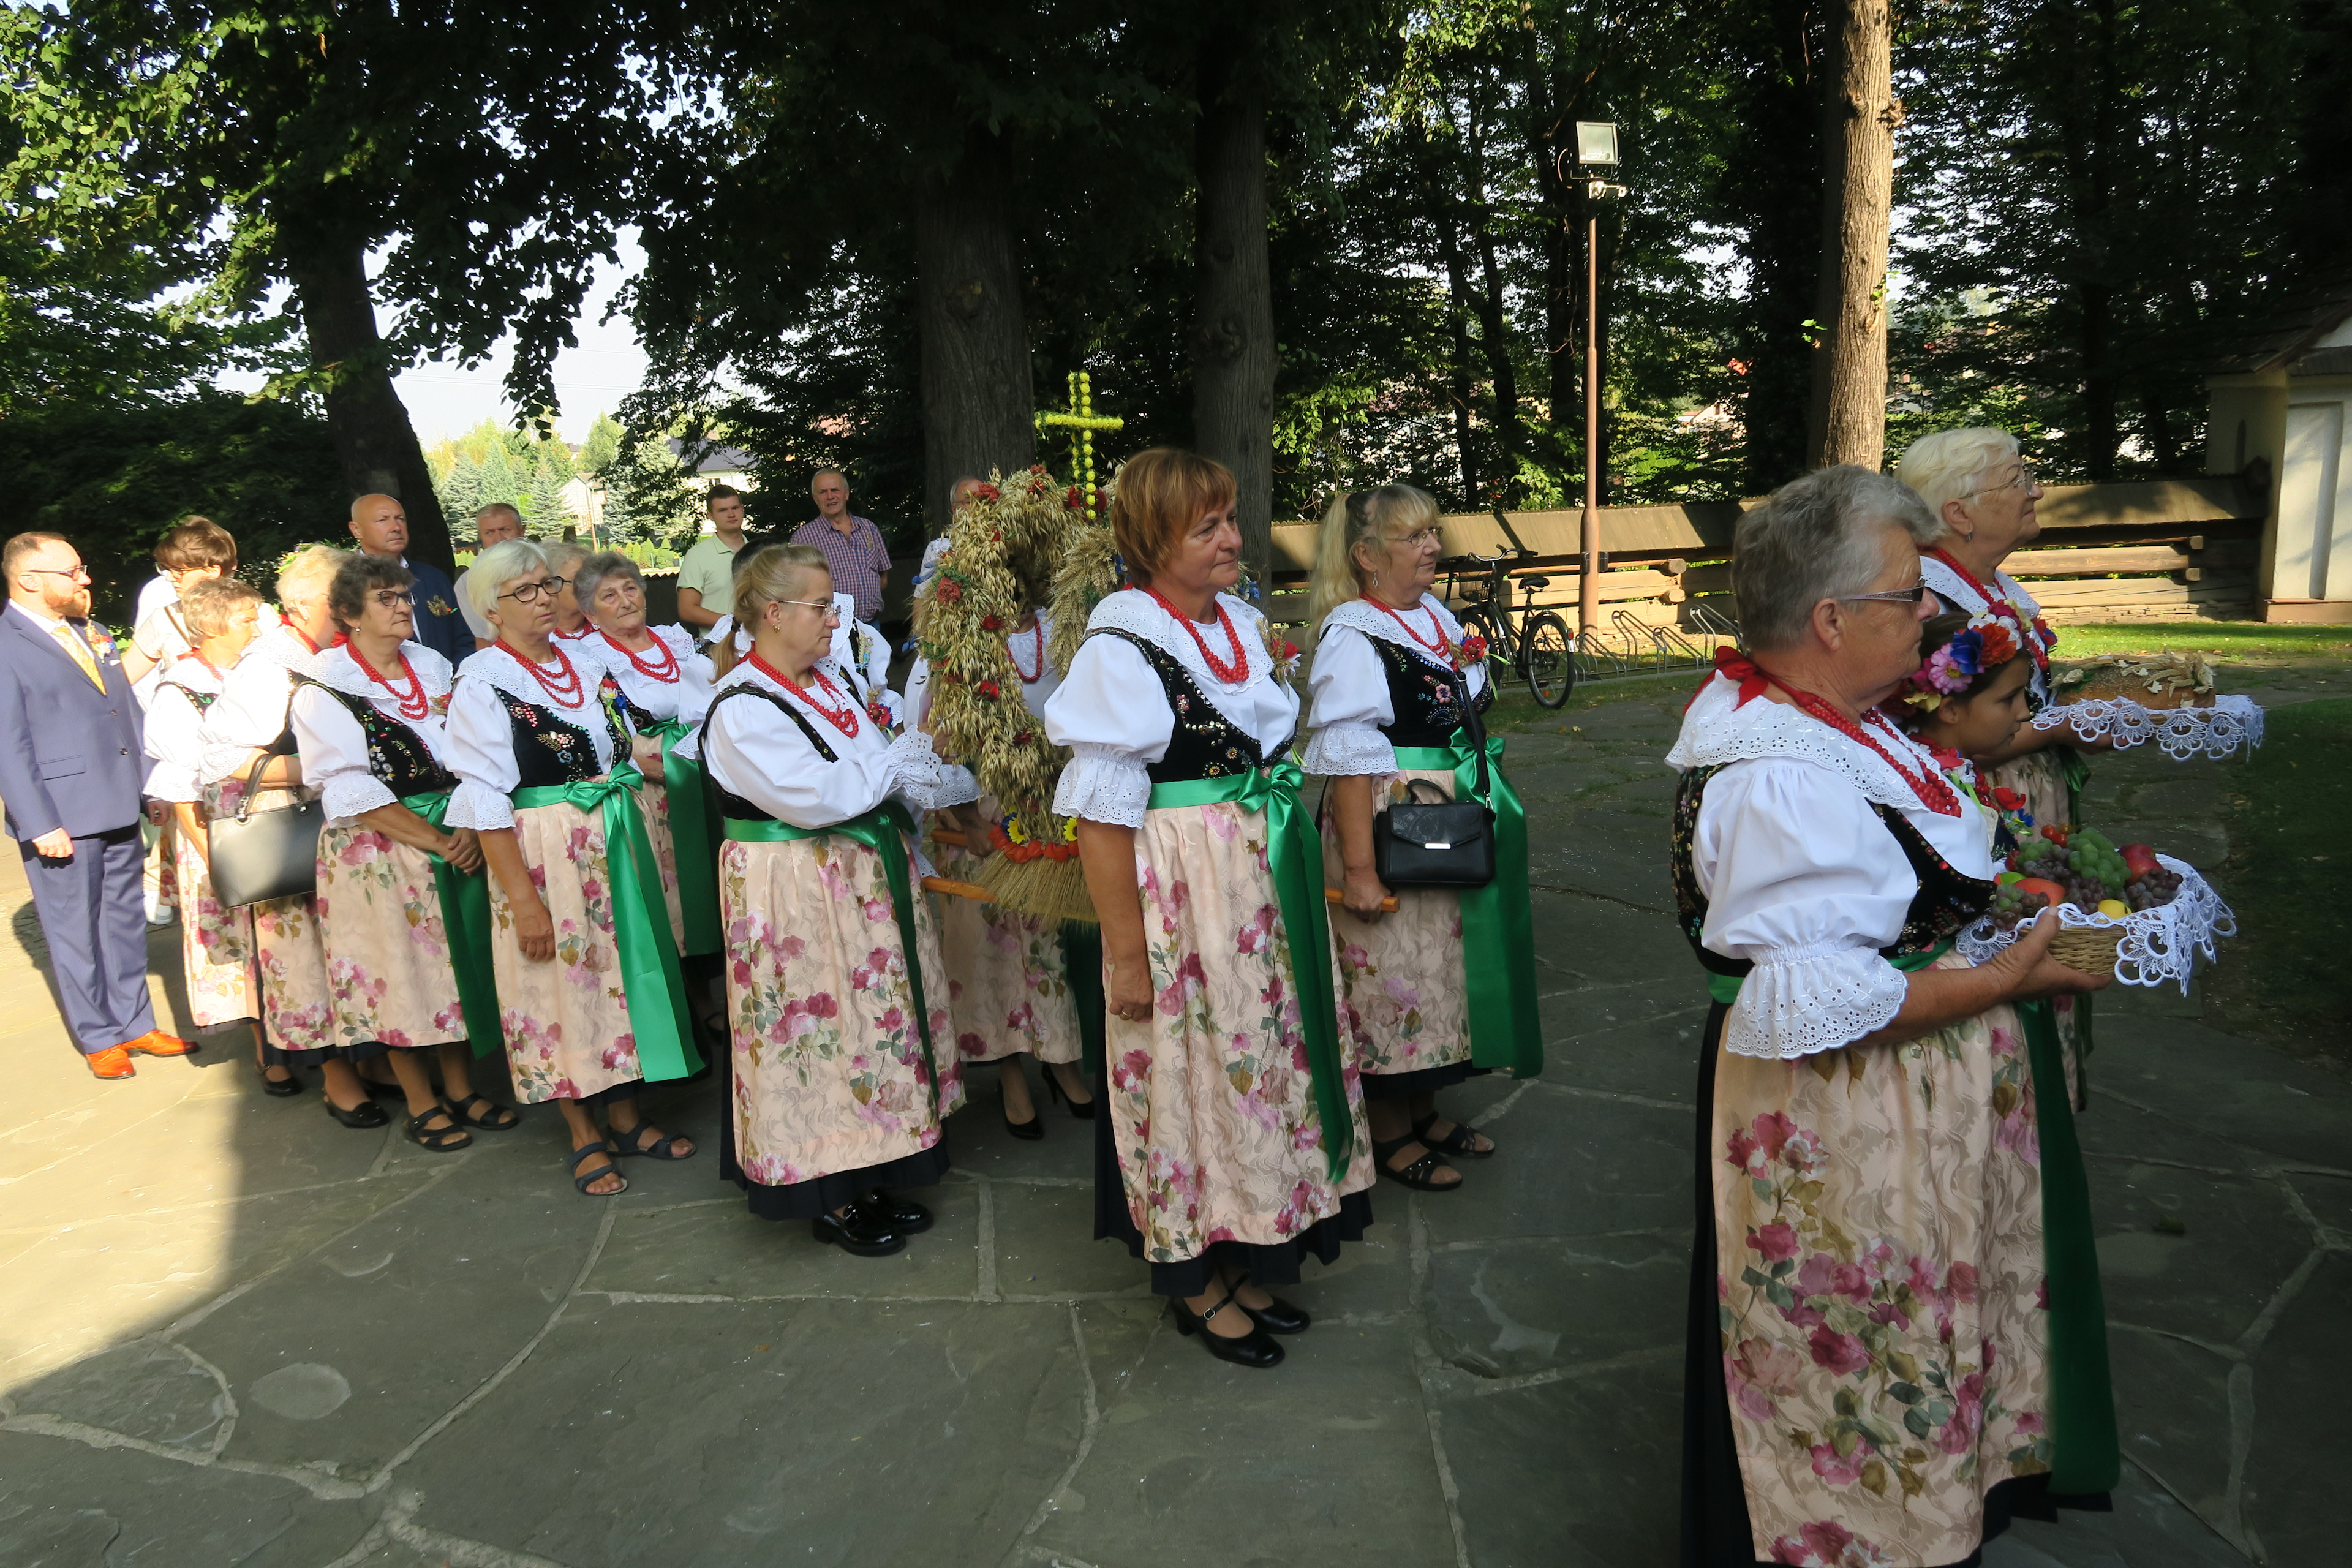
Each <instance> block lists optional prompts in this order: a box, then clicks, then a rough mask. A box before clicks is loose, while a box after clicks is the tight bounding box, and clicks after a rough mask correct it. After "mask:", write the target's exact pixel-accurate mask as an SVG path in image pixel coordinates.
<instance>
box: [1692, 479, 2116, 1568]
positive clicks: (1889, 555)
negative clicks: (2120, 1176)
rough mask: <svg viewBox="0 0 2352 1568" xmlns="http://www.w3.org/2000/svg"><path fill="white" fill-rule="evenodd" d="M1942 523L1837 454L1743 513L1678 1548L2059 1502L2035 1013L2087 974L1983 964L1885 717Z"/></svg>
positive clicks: (1947, 799)
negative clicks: (2052, 1492)
mask: <svg viewBox="0 0 2352 1568" xmlns="http://www.w3.org/2000/svg"><path fill="white" fill-rule="evenodd" d="M1937 532H1938V526H1937V521H1936V519H1935V518H1934V516H1933V515H1932V514H1931V513H1929V512H1928V510H1927V508H1926V507H1925V506H1924V505H1922V504H1921V503H1920V501H1919V500H1918V498H1917V497H1916V495H1914V494H1913V493H1912V492H1911V491H1910V490H1909V489H1906V488H1905V487H1904V486H1902V485H1901V484H1899V483H1897V482H1895V480H1893V479H1888V478H1886V477H1885V476H1883V475H1879V474H1874V473H1872V472H1869V471H1868V470H1866V469H1863V468H1852V467H1843V468H1825V469H1823V470H1822V471H1820V472H1818V473H1815V474H1811V475H1808V476H1807V477H1806V478H1804V479H1799V480H1797V481H1796V482H1795V483H1793V484H1790V485H1788V486H1785V487H1783V488H1782V489H1780V490H1779V491H1777V492H1775V493H1774V495H1773V496H1772V497H1771V499H1770V500H1769V501H1767V502H1766V503H1765V504H1764V505H1763V506H1761V507H1759V508H1758V509H1757V510H1753V511H1751V512H1749V513H1748V515H1747V516H1746V517H1745V518H1743V519H1742V520H1741V521H1740V523H1739V528H1738V536H1737V539H1736V542H1735V546H1734V558H1733V565H1732V574H1733V587H1734V590H1735V592H1736V593H1737V594H1738V599H1739V605H1740V611H1741V615H1742V617H1743V622H1744V626H1745V629H1746V632H1747V637H1748V645H1749V647H1750V649H1751V650H1752V651H1751V653H1750V654H1749V655H1748V656H1746V657H1742V656H1739V655H1737V654H1733V653H1731V652H1730V650H1728V649H1727V650H1725V651H1724V652H1723V653H1722V654H1719V655H1718V656H1717V674H1716V676H1715V678H1714V679H1712V680H1710V681H1709V682H1708V683H1707V684H1706V686H1705V687H1703V688H1702V689H1700V691H1699V693H1698V695H1697V696H1696V698H1695V699H1694V700H1692V702H1691V705H1690V707H1689V709H1688V710H1687V711H1686V712H1685V714H1684V716H1683V728H1682V733H1681V736H1680V737H1679V738H1678V739H1677V740H1676V742H1675V746H1674V749H1673V750H1672V751H1671V752H1668V753H1667V759H1666V760H1667V762H1668V763H1671V764H1672V765H1673V766H1675V767H1676V768H1678V769H1681V770H1682V771H1683V778H1682V784H1681V788H1680V792H1679V794H1678V795H1677V798H1676V802H1675V815H1674V839H1673V860H1672V865H1673V873H1674V881H1675V895H1676V901H1677V904H1678V906H1679V910H1680V916H1681V921H1682V925H1683V928H1684V934H1685V936H1686V937H1687V938H1688V939H1689V941H1690V942H1691V945H1692V948H1693V950H1694V951H1695V952H1696V955H1697V957H1698V960H1699V963H1700V964H1701V965H1702V966H1703V967H1704V968H1705V969H1706V972H1707V990H1708V992H1709V994H1710V995H1711V997H1712V998H1713V1003H1714V1005H1713V1007H1712V1009H1711V1011H1710V1012H1709V1014H1708V1016H1707V1024H1706V1037H1705V1041H1704V1045H1703V1047H1702V1051H1701V1064H1700V1072H1699V1093H1698V1106H1699V1118H1698V1167H1697V1183H1696V1203H1697V1236H1696V1246H1695V1249H1694V1256H1693V1260H1692V1268H1691V1289H1690V1320H1689V1336H1690V1337H1689V1354H1688V1360H1687V1362H1686V1363H1685V1400H1684V1413H1685V1414H1684V1472H1683V1473H1684V1531H1685V1543H1684V1552H1683V1561H1684V1562H1685V1563H1696V1564H1707V1565H1711V1568H1712V1565H1720V1564H1729V1563H1738V1564H1747V1563H1843V1562H1847V1561H1867V1562H1870V1563H1881V1564H1886V1565H1888V1568H1929V1565H1932V1564H1946V1563H1961V1562H1963V1561H1973V1560H1974V1559H1973V1554H1974V1553H1975V1552H1977V1551H1978V1549H1979V1546H1980V1545H1981V1544H1982V1543H1983V1542H1984V1541H1985V1540H1986V1539H1987V1538H1988V1537H1989V1536H1990V1535H1992V1534H1995V1533H1997V1532H1998V1531H2000V1530H2001V1529H2002V1528H2004V1527H2005V1525H2006V1523H2007V1521H2008V1519H2009V1517H2010V1515H2011V1512H2012V1511H2013V1510H2017V1509H2019V1508H2034V1509H2037V1510H2038V1509H2041V1508H2042V1507H2043V1506H2044V1505H2045V1504H2046V1502H2047V1501H2049V1499H2048V1498H2047V1497H2046V1496H2045V1492H2046V1489H2047V1485H2048V1480H2049V1476H2048V1472H2049V1470H2050V1468H2051V1458H2052V1455H2053V1452H2054V1443H2055V1441H2056V1440H2057V1438H2059V1437H2063V1436H2064V1435H2065V1431H2066V1424H2067V1422H2068V1420H2069V1413H2068V1411H2067V1410H2066V1409H2065V1408H2063V1406H2060V1405H2056V1404H2054V1403H2053V1399H2052V1397H2051V1388H2052V1385H2051V1379H2050V1372H2049V1368H2050V1359H2051V1358H2050V1353H2049V1347H2048V1326H2047V1322H2046V1318H2047V1313H2046V1312H2045V1311H2044V1310H2043V1304H2042V1290H2043V1289H2044V1285H2045V1270H2044V1266H2043V1257H2042V1188H2041V1169H2040V1163H2039V1152H2038V1144H2037V1142H2036V1138H2035V1129H2034V1084H2033V1079H2032V1068H2031V1066H2030V1063H2029V1059H2028V1056H2027V1051H2026V1047H2025V1041H2024V1038H2023V1036H2022V1033H2021V1029H2020V1027H2019V1025H2018V1019H2017V1013H2016V1004H2018V1003H2019V1002H2021V1001H2024V1000H2027V999H2029V998H2033V997H2040V996H2049V995H2053V994H2064V993H2076V992H2084V991H2090V990H2095V989H2096V988H2097V987H2099V986H2101V985H2104V984H2106V982H2105V980H2104V979H2102V978H2094V977H2093V976H2090V975H2087V974H2084V973H2080V972H2079V971H2076V970H2073V969H2069V968H2067V967H2065V966H2063V965H2062V964H2060V963H2057V962H2056V961H2055V960H2053V958H2051V956H2050V951H2049V949H2050V942H2051V939H2052V937H2053V936H2054V935H2055V934H2056V931H2057V925H2056V922H2055V921H2037V922H2036V923H2035V924H2034V925H2033V926H2032V927H2031V928H2029V929H2028V930H2027V931H2025V932H2024V933H2023V934H2021V937H2020V939H2019V940H2018V942H2016V943H2015V944H2014V945H2012V946H2011V947H2010V948H2009V949H2008V950H2007V951H2005V952H2002V953H2001V954H2000V956H1999V957H1997V958H1995V959H1993V960H1991V961H1990V962H1989V963H1984V964H1981V965H1971V964H1970V963H1969V962H1968V961H1967V960H1966V959H1965V958H1963V957H1961V956H1960V955H1959V954H1958V952H1955V951H1954V950H1953V948H1952V938H1953V936H1954V935H1955V933H1957V932H1958V931H1959V930H1960V929H1961V928H1962V927H1963V926H1964V925H1966V924H1967V923H1969V921H1972V920H1974V919H1975V918H1976V917H1977V916H1978V914H1979V913H1980V912H1981V911H1982V910H1983V909H1984V908H1985V906H1986V904H1987V903H1988V902H1989V901H1990V897H1991V893H1992V878H1993V874H1994V865H1993V862H1992V860H1991V857H1990V848H1989V846H1990V842H1991V839H1990V833H1989V831H1988V829H1987V826H1986V824H1985V823H1984V821H1983V820H1982V818H1981V817H1980V816H1979V808H1978V806H1977V805H1976V803H1975V802H1974V801H1972V800H1970V799H1969V798H1968V797H1967V796H1965V795H1961V794H1960V793H1959V792H1958V791H1957V790H1955V789H1954V788H1953V787H1952V786H1951V785H1950V784H1949V783H1948V782H1947V780H1946V779H1945V778H1944V776H1943V774H1942V773H1941V772H1940V771H1939V770H1938V768H1937V764H1936V762H1935V759H1934V758H1933V757H1932V756H1931V755H1930V754H1929V752H1927V750H1926V749H1925V748H1924V747H1923V746H1921V745H1919V744H1917V743H1916V742H1913V741H1912V740H1911V739H1909V738H1908V737H1907V736H1906V735H1905V734H1904V733H1903V732H1902V731H1901V730H1899V729H1898V728H1897V727H1896V726H1895V724H1894V723H1892V722H1891V721H1888V720H1887V719H1886V718H1885V716H1884V715H1883V714H1881V713H1880V712H1878V710H1877V704H1879V703H1880V702H1881V701H1883V700H1885V698H1886V697H1887V696H1888V695H1890V694H1891V693H1892V692H1893V691H1894V690H1895V689H1896V688H1897V686H1898V685H1899V684H1900V683H1901V682H1902V681H1903V680H1904V679H1906V677H1907V676H1909V675H1910V674H1911V673H1912V671H1914V670H1915V669H1916V668H1918V664H1919V623H1920V620H1921V618H1922V616H1923V615H1924V614H1925V613H1926V611H1927V610H1928V609H1929V608H1930V607H1931V606H1930V605H1929V604H1928V601H1927V598H1926V596H1925V584H1923V581H1922V579H1921V576H1920V567H1919V555H1918V551H1919V547H1920V546H1922V545H1925V544H1927V543H1930V542H1933V541H1934V539H1935V538H1936V537H1937Z"/></svg>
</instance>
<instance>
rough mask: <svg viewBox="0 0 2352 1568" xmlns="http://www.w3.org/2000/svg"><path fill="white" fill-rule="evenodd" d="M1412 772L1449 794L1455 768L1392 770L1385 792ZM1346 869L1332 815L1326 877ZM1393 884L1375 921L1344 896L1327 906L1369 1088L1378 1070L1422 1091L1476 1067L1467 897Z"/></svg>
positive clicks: (1401, 787) (1400, 791)
mask: <svg viewBox="0 0 2352 1568" xmlns="http://www.w3.org/2000/svg"><path fill="white" fill-rule="evenodd" d="M1413 779H1426V780H1427V781H1429V782H1430V783H1432V784H1436V785H1437V786H1438V787H1439V788H1440V789H1442V790H1444V792H1445V795H1446V798H1447V799H1449V800H1450V799H1452V798H1453V795H1454V775H1453V773H1450V772H1448V773H1439V772H1436V771H1434V770H1432V769H1426V768H1410V769H1407V770H1406V771H1405V772H1403V773H1394V774H1391V775H1390V778H1389V780H1388V788H1389V798H1390V799H1391V800H1398V799H1402V798H1403V796H1404V794H1405V785H1406V783H1407V782H1408V781H1410V780H1413ZM1377 787H1378V781H1375V788H1376V789H1377ZM1375 804H1377V801H1376V803H1375ZM1347 878H1348V871H1347V862H1346V860H1345V859H1344V858H1342V857H1341V855H1340V853H1339V825H1338V823H1337V822H1335V821H1333V820H1331V819H1330V818H1329V816H1328V814H1327V816H1326V818H1325V821H1324V824H1323V880H1324V883H1325V885H1327V886H1328V887H1333V888H1338V887H1343V886H1345V885H1346V883H1347ZM1395 892H1396V900H1397V907H1396V912H1395V913H1394V914H1387V915H1382V916H1381V917H1380V918H1379V919H1378V920H1371V921H1368V920H1365V919H1363V918H1362V917H1361V916H1359V915H1354V914H1350V913H1349V911H1348V910H1346V909H1345V908H1343V907H1342V906H1340V905H1339V904H1333V905H1331V906H1330V919H1331V944H1332V946H1333V947H1334V948H1336V949H1337V950H1338V951H1339V984H1340V987H1341V989H1340V992H1339V997H1340V1003H1341V1005H1342V1008H1343V1010H1344V1012H1345V1014H1346V1016H1347V1022H1348V1026H1349V1031H1350V1032H1351V1033H1352V1034H1353V1035H1354V1037H1355V1046H1356V1063H1357V1066H1358V1068H1360V1070H1361V1071H1362V1073H1363V1075H1364V1079H1365V1084H1364V1092H1365V1093H1367V1094H1371V1095H1376V1096H1377V1095H1378V1093H1379V1092H1380V1089H1381V1088H1382V1087H1383V1086H1381V1085H1380V1084H1378V1083H1376V1082H1375V1081H1373V1080H1375V1079H1382V1078H1387V1079H1402V1077H1403V1075H1405V1074H1408V1073H1410V1074H1412V1075H1413V1078H1412V1086H1411V1091H1412V1092H1415V1093H1418V1092H1421V1091H1423V1090H1425V1089H1437V1088H1439V1087H1441V1086H1442V1085H1444V1084H1446V1083H1455V1082H1459V1081H1461V1080H1462V1079H1465V1078H1468V1077H1470V1076H1471V1074H1472V1073H1473V1072H1475V1070H1476V1069H1475V1068H1472V1067H1471V1066H1470V999H1469V994H1468V990H1467V984H1466V982H1465V979H1464V975H1463V952H1462V900H1461V896H1460V895H1459V894H1457V893H1454V892H1451V891H1449V890H1447V889H1443V888H1401V889H1395Z"/></svg>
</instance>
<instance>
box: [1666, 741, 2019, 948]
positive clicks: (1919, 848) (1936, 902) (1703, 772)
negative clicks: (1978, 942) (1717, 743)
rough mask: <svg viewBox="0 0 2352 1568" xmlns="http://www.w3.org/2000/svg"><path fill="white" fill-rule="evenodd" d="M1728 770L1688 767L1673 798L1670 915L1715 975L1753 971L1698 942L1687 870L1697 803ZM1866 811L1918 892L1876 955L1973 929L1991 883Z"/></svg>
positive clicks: (1883, 811) (1701, 898)
mask: <svg viewBox="0 0 2352 1568" xmlns="http://www.w3.org/2000/svg"><path fill="white" fill-rule="evenodd" d="M1728 766H1730V764H1729V763H1716V764H1714V765H1712V766H1709V767H1703V768H1692V769H1691V770H1689V771H1688V772H1687V773H1684V774H1683V782H1682V787H1681V788H1680V789H1678V790H1677V791H1676V792H1675V828H1674V879H1675V915H1676V918H1677V920H1678V921H1679V922H1680V923H1681V926H1682V931H1683V936H1684V937H1685V940H1687V941H1688V942H1690V944H1691V951H1692V952H1695V953H1696V954H1698V961H1699V963H1700V964H1701V965H1702V966H1703V967H1705V968H1706V969H1707V970H1708V971H1709V972H1710V973H1716V974H1746V973H1748V971H1749V970H1751V969H1753V968H1755V967H1756V965H1755V963H1754V962H1753V961H1751V960H1749V959H1745V958H1726V957H1725V956H1724V955H1723V954H1721V953H1719V952H1711V951H1709V950H1708V949H1707V948H1706V946H1704V945H1703V944H1702V943H1701V942H1700V938H1701V936H1702V935H1703V934H1704V932H1705V931H1706V907H1707V906H1706V895H1705V894H1704V893H1701V892H1700V891H1699V890H1698V877H1697V875H1696V873H1695V872H1694V871H1693V870H1692V869H1691V837H1692V835H1693V834H1695V833H1696V832H1697V830H1698V809H1699V803H1700V801H1701V799H1702V797H1703V796H1704V795H1706V783H1707V780H1709V779H1711V778H1713V777H1714V776H1715V775H1716V774H1717V773H1721V772H1722V771H1723V770H1724V769H1725V768H1727V767H1728ZM1870 808H1871V809H1872V810H1873V811H1874V812H1876V813H1878V820H1879V821H1881V822H1883V823H1885V825H1886V831H1887V832H1889V833H1891V834H1893V835H1894V836H1895V843H1896V844H1898V845H1900V846H1901V847H1902V848H1903V858H1905V859H1906V860H1908V861H1909V862H1910V863H1911V871H1912V874H1913V875H1914V876H1916V877H1917V878H1918V879H1919V890H1918V891H1917V892H1916V893H1914V894H1912V895H1911V907H1910V908H1909V909H1907V910H1905V911H1904V915H1903V931H1902V934H1900V935H1899V936H1897V937H1896V938H1895V941H1894V942H1893V944H1892V945H1890V946H1887V947H1882V948H1880V949H1879V950H1878V952H1879V956H1881V957H1882V958H1887V959H1895V958H1903V957H1907V956H1910V955H1913V954H1916V953H1922V952H1927V950H1928V949H1930V948H1932V947H1934V946H1935V945H1936V944H1937V942H1943V941H1946V940H1947V939H1948V938H1950V937H1953V936H1957V935H1958V934H1959V932H1960V931H1962V930H1964V929H1965V928H1967V927H1968V926H1969V925H1971V924H1973V923H1974V922H1975V921H1976V920H1977V919H1978V918H1979V916H1981V915H1982V914H1983V913H1984V911H1985V909H1986V907H1987V906H1988V905H1990V903H1991V902H1992V892H1993V884H1992V883H1991V882H1990V881H1987V880H1984V879H1979V878H1976V877H1971V876H1969V875H1968V874H1967V873H1965V872H1962V871H1958V870H1955V869H1953V868H1952V866H1951V863H1950V862H1949V861H1948V860H1946V859H1945V858H1943V857H1942V856H1941V855H1939V854H1937V852H1936V847H1935V846H1934V845H1932V844H1930V843H1928V842H1927V836H1926V835H1925V834H1923V833H1921V832H1920V831H1919V830H1918V829H1917V828H1916V827H1914V826H1912V825H1911V822H1910V819H1909V818H1908V817H1906V816H1904V815H1903V814H1902V813H1901V812H1899V811H1897V810H1895V808H1894V807H1893V806H1891V805H1880V804H1879V803H1878V802H1876V801H1873V802H1871V806H1870Z"/></svg>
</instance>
